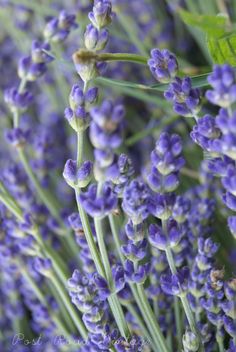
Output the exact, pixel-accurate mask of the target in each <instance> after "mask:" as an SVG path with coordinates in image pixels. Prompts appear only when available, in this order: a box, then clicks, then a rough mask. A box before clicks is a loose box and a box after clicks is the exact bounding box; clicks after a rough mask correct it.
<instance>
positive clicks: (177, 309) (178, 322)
mask: <svg viewBox="0 0 236 352" xmlns="http://www.w3.org/2000/svg"><path fill="white" fill-rule="evenodd" d="M174 312H175V323H176V330H177V340H178V351H181V346H182V328H181V318H180V306H179V301H178V298H177V297H174Z"/></svg>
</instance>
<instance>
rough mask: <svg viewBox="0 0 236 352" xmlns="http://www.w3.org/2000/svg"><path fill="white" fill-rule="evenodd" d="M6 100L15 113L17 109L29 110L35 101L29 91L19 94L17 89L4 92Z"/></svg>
mask: <svg viewBox="0 0 236 352" xmlns="http://www.w3.org/2000/svg"><path fill="white" fill-rule="evenodd" d="M4 100H5V102H6V104H7V105H8V106H9V108H10V109H11V110H12V111H13V112H14V111H15V110H17V109H22V110H24V109H27V108H28V107H29V105H30V104H31V103H32V101H33V95H32V94H31V93H30V92H29V91H27V90H26V91H25V92H23V93H19V92H18V90H17V89H16V88H10V89H7V90H5V92H4Z"/></svg>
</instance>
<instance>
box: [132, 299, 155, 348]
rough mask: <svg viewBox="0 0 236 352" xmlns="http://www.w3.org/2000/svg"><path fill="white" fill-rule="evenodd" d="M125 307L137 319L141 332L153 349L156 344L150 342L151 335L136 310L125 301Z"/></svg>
mask: <svg viewBox="0 0 236 352" xmlns="http://www.w3.org/2000/svg"><path fill="white" fill-rule="evenodd" d="M125 307H126V308H127V310H128V311H129V312H130V313H131V314H132V316H133V317H134V318H135V320H136V321H137V323H138V325H139V327H140V328H141V333H143V334H144V336H145V338H146V339H147V342H148V343H150V345H151V346H152V349H153V350H155V348H156V346H155V344H154V343H153V342H152V338H151V335H150V334H149V331H148V330H147V328H146V326H145V324H144V323H143V321H142V319H141V318H140V315H139V314H138V312H137V311H136V309H135V308H134V306H133V305H132V304H128V303H127V304H125Z"/></svg>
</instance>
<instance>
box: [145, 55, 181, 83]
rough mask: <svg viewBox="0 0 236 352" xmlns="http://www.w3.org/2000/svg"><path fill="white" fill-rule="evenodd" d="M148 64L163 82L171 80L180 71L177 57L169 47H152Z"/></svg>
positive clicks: (157, 78) (155, 75) (154, 74)
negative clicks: (160, 48) (161, 48)
mask: <svg viewBox="0 0 236 352" xmlns="http://www.w3.org/2000/svg"><path fill="white" fill-rule="evenodd" d="M148 66H149V68H150V71H151V72H152V74H153V76H154V77H155V78H156V80H157V81H159V82H162V83H169V82H171V80H172V78H174V77H175V76H176V74H177V71H178V63H177V60H176V57H175V56H174V55H173V54H172V53H171V52H170V51H169V50H167V49H163V50H159V49H152V51H151V59H149V60H148Z"/></svg>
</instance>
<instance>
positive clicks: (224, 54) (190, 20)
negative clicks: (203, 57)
mask: <svg viewBox="0 0 236 352" xmlns="http://www.w3.org/2000/svg"><path fill="white" fill-rule="evenodd" d="M179 14H180V17H181V18H182V20H183V21H184V22H185V23H186V24H188V25H190V26H194V27H197V28H199V29H201V30H202V31H203V32H204V33H205V34H206V41H207V47H208V50H209V52H210V54H211V57H212V59H213V62H214V63H217V64H223V63H225V62H227V63H229V64H231V65H233V66H235V65H236V31H233V32H230V33H229V32H227V17H226V16H224V15H217V16H209V15H197V14H192V13H190V12H188V11H185V10H182V9H181V10H179Z"/></svg>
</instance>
